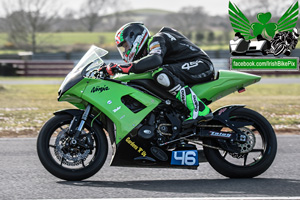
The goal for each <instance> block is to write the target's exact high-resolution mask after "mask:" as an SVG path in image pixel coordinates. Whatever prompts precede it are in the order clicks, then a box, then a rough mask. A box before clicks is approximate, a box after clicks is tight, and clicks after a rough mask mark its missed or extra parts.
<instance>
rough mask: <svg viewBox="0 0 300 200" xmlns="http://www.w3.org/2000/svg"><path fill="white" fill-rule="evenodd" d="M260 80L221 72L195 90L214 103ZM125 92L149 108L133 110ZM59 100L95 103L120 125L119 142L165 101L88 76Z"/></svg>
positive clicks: (146, 75)
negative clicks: (128, 105) (124, 100)
mask: <svg viewBox="0 0 300 200" xmlns="http://www.w3.org/2000/svg"><path fill="white" fill-rule="evenodd" d="M115 79H117V80H120V81H123V82H129V81H130V80H135V79H152V72H147V73H142V74H129V75H122V76H118V77H115ZM259 80H260V77H259V76H255V75H251V74H247V73H242V72H236V71H220V72H219V78H218V79H217V80H214V81H211V82H207V83H203V84H198V85H195V86H193V87H192V90H193V91H194V92H195V93H196V95H197V96H198V97H199V98H200V99H206V100H208V101H212V102H213V101H216V100H218V99H220V98H222V97H224V96H226V95H228V94H230V93H233V92H235V91H237V90H238V89H240V88H243V87H246V86H248V85H250V84H253V83H255V82H258V81H259ZM97 88H98V89H97ZM101 88H102V89H101ZM125 95H130V96H131V97H133V98H134V99H136V100H138V101H139V102H141V103H143V104H144V105H145V106H146V108H145V109H143V110H141V111H139V112H138V113H133V112H132V111H131V110H130V109H128V108H127V107H126V106H125V105H124V104H123V103H122V101H121V98H122V97H123V96H125ZM59 101H68V102H70V103H71V104H73V105H74V106H76V107H78V108H79V109H84V108H85V106H86V105H87V102H89V103H91V104H92V105H93V106H95V107H96V108H97V109H99V110H100V111H101V112H102V113H104V114H105V115H106V116H107V117H108V118H110V119H111V120H112V121H113V122H114V124H115V125H116V143H117V144H118V143H119V142H120V141H121V140H122V139H123V138H124V137H125V136H126V135H127V134H128V133H129V132H130V131H131V130H132V129H133V128H135V127H136V126H137V125H138V124H139V123H140V122H141V121H142V120H143V119H144V118H145V117H146V116H147V115H148V114H149V113H150V112H151V111H152V110H153V109H154V108H155V107H156V106H157V105H159V103H160V102H161V100H159V99H157V98H155V97H153V96H151V95H148V94H146V93H143V92H141V91H139V90H136V89H134V88H132V87H129V86H126V85H123V84H119V83H115V82H111V81H107V80H102V79H90V78H84V79H83V80H81V81H80V82H78V83H77V84H76V85H75V86H73V87H72V88H70V89H69V90H68V91H66V93H65V94H63V95H62V96H61V98H60V99H59Z"/></svg>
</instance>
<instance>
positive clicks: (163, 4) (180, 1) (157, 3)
mask: <svg viewBox="0 0 300 200" xmlns="http://www.w3.org/2000/svg"><path fill="white" fill-rule="evenodd" d="M120 1H121V0H120ZM236 1H239V2H242V1H243V0H232V2H236ZM82 2H84V0H64V3H63V4H64V5H65V7H69V8H73V9H78V8H79V7H80V5H81V4H82ZM126 2H128V3H129V5H130V7H131V9H140V8H155V9H162V10H170V11H178V10H180V8H182V7H186V6H202V7H203V8H204V9H205V11H206V12H208V13H209V14H211V15H216V14H219V15H220V14H221V15H222V14H227V13H228V2H229V1H228V0H208V1H203V0H126ZM127 7H129V6H128V5H124V8H127Z"/></svg>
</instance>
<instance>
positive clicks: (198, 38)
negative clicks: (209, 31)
mask: <svg viewBox="0 0 300 200" xmlns="http://www.w3.org/2000/svg"><path fill="white" fill-rule="evenodd" d="M203 39H204V34H203V33H202V32H199V31H198V32H197V33H196V44H198V45H200V44H201V42H202V41H203Z"/></svg>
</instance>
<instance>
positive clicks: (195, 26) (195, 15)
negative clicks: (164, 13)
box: [168, 7, 207, 34]
mask: <svg viewBox="0 0 300 200" xmlns="http://www.w3.org/2000/svg"><path fill="white" fill-rule="evenodd" d="M206 18H207V14H206V13H205V11H204V9H203V8H202V7H184V8H182V9H181V10H180V11H179V12H178V13H175V14H170V15H169V16H168V20H169V21H170V22H171V23H172V24H173V26H174V28H176V29H178V30H181V31H182V32H184V33H186V34H187V33H188V32H192V31H198V30H203V29H204V27H205V19H206Z"/></svg>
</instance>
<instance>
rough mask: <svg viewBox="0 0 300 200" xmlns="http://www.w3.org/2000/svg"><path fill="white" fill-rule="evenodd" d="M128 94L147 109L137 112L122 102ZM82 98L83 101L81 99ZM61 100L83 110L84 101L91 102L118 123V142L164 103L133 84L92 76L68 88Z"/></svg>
mask: <svg viewBox="0 0 300 200" xmlns="http://www.w3.org/2000/svg"><path fill="white" fill-rule="evenodd" d="M97 88H98V89H97ZM100 88H102V89H100ZM81 91H82V92H81ZM71 94H72V95H71ZM125 95H130V96H131V97H133V98H134V99H136V100H138V101H139V102H142V103H143V104H144V105H145V106H146V108H145V109H143V110H141V111H139V112H137V113H133V112H132V111H131V110H130V109H128V108H127V107H126V106H125V105H124V104H123V103H122V101H121V97H123V96H125ZM71 97H72V98H71ZM81 98H82V100H83V101H80V99H81ZM59 101H68V102H70V103H72V104H73V105H75V106H76V107H78V108H80V109H82V108H83V107H84V105H85V103H84V102H89V103H91V104H92V105H93V106H95V107H96V108H98V109H99V110H100V111H101V112H103V113H104V114H105V115H106V116H107V117H108V118H110V119H111V120H112V121H113V122H114V124H115V125H116V143H117V144H118V143H119V142H120V141H121V140H122V139H123V138H124V137H125V136H126V135H127V134H128V133H129V132H130V131H131V130H132V129H133V128H135V127H136V126H137V125H138V124H139V123H140V122H141V121H142V120H143V119H144V118H145V117H146V116H147V115H148V114H149V113H150V112H151V111H152V110H153V109H154V108H155V107H156V106H157V105H158V104H159V103H160V102H161V101H160V100H159V99H157V98H155V97H153V96H150V95H148V94H145V93H143V92H140V91H138V90H136V89H134V88H132V87H128V86H125V85H122V84H118V83H114V82H111V81H107V80H101V79H88V78H84V79H83V80H82V81H80V82H79V83H78V84H76V85H75V86H74V87H73V88H71V89H70V90H69V91H67V92H66V93H65V94H64V95H63V96H62V98H60V99H59Z"/></svg>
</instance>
